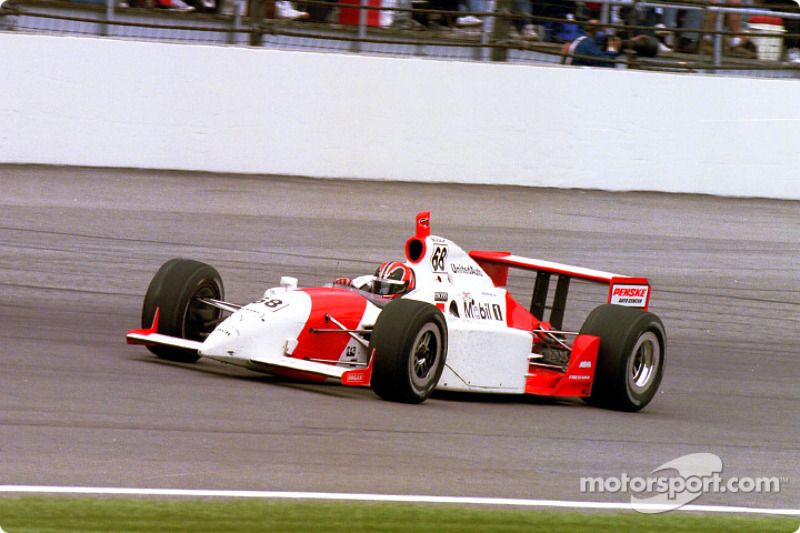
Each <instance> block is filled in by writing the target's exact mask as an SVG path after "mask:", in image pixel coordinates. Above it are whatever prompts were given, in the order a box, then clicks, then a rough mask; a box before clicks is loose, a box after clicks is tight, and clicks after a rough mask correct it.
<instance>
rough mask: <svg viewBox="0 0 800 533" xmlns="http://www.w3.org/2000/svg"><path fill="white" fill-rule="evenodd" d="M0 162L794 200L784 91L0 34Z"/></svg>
mask: <svg viewBox="0 0 800 533" xmlns="http://www.w3.org/2000/svg"><path fill="white" fill-rule="evenodd" d="M0 50H3V58H4V61H3V62H4V73H3V76H2V79H0V93H1V94H0V96H1V97H0V162H6V163H42V164H53V165H88V166H109V167H135V168H158V169H182V170H198V171H211V172H236V173H258V174H262V173H263V174H288V175H299V176H313V177H321V178H326V177H342V178H368V179H380V180H404V181H435V182H459V183H494V184H510V185H523V186H544V187H563V188H591V189H604V190H648V191H666V192H686V193H709V194H717V195H725V196H759V197H767V198H787V199H800V179H798V170H797V169H798V168H800V150H798V147H799V146H800V142H798V139H800V105H798V104H797V102H795V100H797V98H798V97H797V89H798V87H800V86H799V85H797V82H796V81H791V80H786V81H784V80H757V79H739V78H722V77H711V76H701V75H681V74H663V73H649V72H636V71H622V70H612V69H580V68H565V67H560V66H541V67H539V66H530V65H514V64H496V63H483V62H462V61H439V60H424V59H408V58H398V59H394V58H385V57H371V56H364V55H347V54H335V53H318V52H291V51H277V50H265V49H250V48H243V47H224V46H208V45H187V44H170V43H154V42H136V41H124V40H113V39H100V38H76V37H60V36H44V35H29V34H18V33H0Z"/></svg>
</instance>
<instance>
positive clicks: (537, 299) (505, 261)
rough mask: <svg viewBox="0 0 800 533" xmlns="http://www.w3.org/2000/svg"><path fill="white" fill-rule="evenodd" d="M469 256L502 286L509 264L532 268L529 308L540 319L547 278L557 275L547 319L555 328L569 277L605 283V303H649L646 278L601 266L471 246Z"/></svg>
mask: <svg viewBox="0 0 800 533" xmlns="http://www.w3.org/2000/svg"><path fill="white" fill-rule="evenodd" d="M469 256H470V257H471V258H472V259H473V260H475V262H476V263H478V265H480V267H481V268H482V269H483V270H484V272H486V274H488V275H489V277H491V278H492V281H493V282H494V284H495V285H496V286H498V287H504V286H505V285H506V284H507V283H508V269H509V268H519V269H523V270H530V271H534V272H536V282H535V283H534V287H533V297H532V298H531V309H530V311H531V314H532V315H533V316H535V317H536V318H537V319H538V320H544V311H545V309H546V308H547V305H546V303H547V294H548V290H549V288H550V278H551V277H552V275H553V274H555V275H557V276H558V282H557V284H556V290H555V294H554V296H553V304H552V306H550V320H549V322H550V324H551V325H552V326H553V327H554V328H556V329H559V328H561V325H562V323H563V320H564V310H565V308H566V303H567V294H568V292H569V283H570V280H571V279H572V278H579V279H584V280H588V281H593V282H596V283H603V284H608V286H609V287H608V303H611V304H616V305H624V306H626V307H635V308H637V309H643V310H646V309H647V307H648V306H649V305H650V284H649V283H648V281H647V278H635V277H631V276H625V275H622V274H614V273H612V272H604V271H602V270H593V269H590V268H583V267H577V266H572V265H565V264H561V263H553V262H551V261H543V260H541V259H531V258H529V257H522V256H519V255H514V254H512V253H509V252H489V251H477V250H473V251H471V252H470V253H469Z"/></svg>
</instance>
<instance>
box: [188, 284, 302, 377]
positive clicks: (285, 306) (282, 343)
mask: <svg viewBox="0 0 800 533" xmlns="http://www.w3.org/2000/svg"><path fill="white" fill-rule="evenodd" d="M290 294H291V296H290ZM290 294H287V295H282V298H283V301H282V302H281V305H275V303H274V300H268V301H266V302H264V301H262V302H256V303H252V304H249V305H247V306H245V307H243V308H241V309H239V310H238V311H236V312H235V313H233V314H232V315H231V316H229V317H228V318H226V319H225V320H224V321H223V322H222V323H221V324H220V325H219V326H217V327H216V329H214V331H212V332H211V334H210V335H209V336H208V337H207V338H206V340H205V341H204V342H203V345H202V346H201V347H200V350H199V353H200V355H202V356H203V357H208V358H211V359H216V360H219V361H223V362H229V363H238V364H241V363H247V362H249V361H258V362H264V363H268V362H269V361H270V360H273V361H274V360H276V359H277V358H283V357H285V350H286V344H287V341H290V342H291V341H295V340H296V339H297V337H298V335H300V333H301V332H302V331H303V327H304V324H305V323H306V320H307V318H308V313H309V310H310V307H311V306H310V303H308V304H306V303H305V302H304V300H307V299H308V298H307V296H303V295H302V293H295V292H293V293H290ZM289 300H291V302H289ZM289 303H291V305H289Z"/></svg>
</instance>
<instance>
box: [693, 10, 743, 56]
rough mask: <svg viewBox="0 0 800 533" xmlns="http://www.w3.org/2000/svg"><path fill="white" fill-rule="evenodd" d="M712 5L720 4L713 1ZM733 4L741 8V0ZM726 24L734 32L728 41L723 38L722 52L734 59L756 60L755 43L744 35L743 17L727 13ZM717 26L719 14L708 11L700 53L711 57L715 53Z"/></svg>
mask: <svg viewBox="0 0 800 533" xmlns="http://www.w3.org/2000/svg"><path fill="white" fill-rule="evenodd" d="M711 2H712V3H718V2H719V0H711ZM729 3H731V4H735V5H737V6H741V3H742V2H741V0H730V2H729ZM724 22H725V23H726V24H727V26H728V30H730V31H731V32H733V34H734V35H733V36H732V37H730V38H729V40H727V41H726V36H724V35H723V36H722V37H723V38H722V40H723V46H722V52H723V53H724V54H725V55H729V56H732V57H744V58H747V59H755V57H756V50H755V46H754V45H753V43H751V42H750V41H748V40H747V36H746V35H744V34H743V33H742V15H741V14H740V13H726V14H725V20H724ZM716 25H717V12H716V11H706V20H705V24H704V25H703V32H704V33H703V38H702V39H701V41H700V53H701V54H706V55H711V54H713V53H714V38H713V33H712V32H714V31H715V30H716Z"/></svg>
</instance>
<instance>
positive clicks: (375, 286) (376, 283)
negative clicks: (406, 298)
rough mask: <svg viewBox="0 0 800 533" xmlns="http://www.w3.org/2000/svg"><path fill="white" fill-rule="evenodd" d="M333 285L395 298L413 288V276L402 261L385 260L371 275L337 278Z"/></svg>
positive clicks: (409, 268)
mask: <svg viewBox="0 0 800 533" xmlns="http://www.w3.org/2000/svg"><path fill="white" fill-rule="evenodd" d="M334 285H349V286H351V287H355V288H357V289H361V290H362V291H367V292H371V293H373V294H377V295H378V296H383V297H384V298H396V297H398V296H401V295H403V294H405V293H407V292H410V291H412V290H414V286H415V278H414V271H413V270H412V269H411V267H409V266H407V265H405V264H404V263H399V262H397V261H385V262H383V263H381V265H380V266H379V267H378V269H377V270H376V271H375V274H374V275H372V276H360V277H358V278H356V279H350V278H339V279H337V280H336V281H335V282H334Z"/></svg>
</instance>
